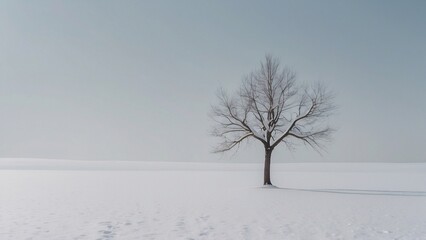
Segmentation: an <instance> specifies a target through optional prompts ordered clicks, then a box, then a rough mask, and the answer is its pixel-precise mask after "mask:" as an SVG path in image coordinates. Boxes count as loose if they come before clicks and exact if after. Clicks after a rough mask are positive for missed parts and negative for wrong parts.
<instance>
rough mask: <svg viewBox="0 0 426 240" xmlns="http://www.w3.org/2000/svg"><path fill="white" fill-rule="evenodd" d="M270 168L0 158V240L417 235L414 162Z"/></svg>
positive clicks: (425, 176) (423, 234)
mask: <svg viewBox="0 0 426 240" xmlns="http://www.w3.org/2000/svg"><path fill="white" fill-rule="evenodd" d="M272 167H273V169H274V171H273V173H272V181H273V183H275V184H276V185H277V187H262V186H261V183H262V168H261V164H237V163H233V164H228V163H153V162H148V163H147V162H113V161H109V162H89V161H63V160H62V161H61V160H45V159H3V160H0V169H1V170H0V190H1V191H0V239H2V240H3V239H13V240H19V239H34V240H36V239H363V240H368V239H374V240H380V239H410V240H413V239H426V164H424V163H417V164H410V163H324V164H321V163H297V164H296V163H293V164H275V165H273V166H272ZM33 169H36V170H33ZM112 169H119V170H120V171H116V170H112ZM70 170H72V171H70Z"/></svg>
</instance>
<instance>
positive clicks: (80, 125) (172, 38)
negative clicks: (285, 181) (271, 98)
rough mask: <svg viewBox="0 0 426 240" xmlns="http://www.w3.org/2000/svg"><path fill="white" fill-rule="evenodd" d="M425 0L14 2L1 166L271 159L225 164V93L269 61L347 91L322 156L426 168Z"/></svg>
mask: <svg viewBox="0 0 426 240" xmlns="http://www.w3.org/2000/svg"><path fill="white" fill-rule="evenodd" d="M425 13H426V2H425V1H409V2H404V1H351V2H349V1H195V0H194V1H151V2H147V1H66V2H65V1H63V2H62V1H1V2H0V53H1V55H0V157H37V158H61V159H91V160H102V159H104V160H107V159H108V160H144V161H231V162H243V161H246V162H262V161H263V149H262V147H261V146H260V145H259V144H258V143H256V142H251V143H250V144H248V145H243V146H242V147H241V148H240V150H239V152H238V153H237V154H228V155H224V156H222V155H216V154H211V153H210V151H211V150H212V148H213V144H214V143H215V139H214V138H212V137H211V136H209V134H208V133H209V127H210V126H211V125H212V122H211V121H210V120H209V118H208V113H209V110H210V105H211V104H213V103H214V102H215V92H216V90H217V89H218V88H219V87H221V86H223V87H225V88H227V89H229V90H231V91H232V90H235V89H236V88H237V87H238V86H239V84H240V82H241V79H242V77H243V76H244V75H245V74H248V73H249V72H250V71H252V70H254V69H255V68H257V67H258V65H259V62H260V61H261V60H262V59H263V57H264V55H265V54H266V53H270V54H272V55H274V56H276V57H279V58H280V59H281V62H282V63H283V64H285V65H287V66H289V67H290V68H292V69H293V70H294V71H295V72H296V73H297V75H298V80H299V81H300V82H308V83H309V82H311V81H318V80H319V81H322V82H324V83H326V84H327V85H328V86H329V87H330V88H331V89H332V90H333V91H334V92H336V93H337V98H336V99H335V102H336V104H337V105H339V113H338V114H337V115H335V116H333V117H332V119H331V122H332V124H333V125H334V126H335V127H336V128H337V129H338V131H337V132H336V134H335V135H334V140H333V142H331V143H330V144H328V150H327V152H326V153H324V154H323V155H322V156H320V155H318V154H317V153H316V152H315V151H312V150H310V149H307V148H305V147H303V146H300V147H299V148H298V149H297V150H296V151H295V152H293V153H289V152H288V150H287V149H285V147H284V146H283V147H282V148H280V149H279V150H278V151H275V152H274V154H273V161H275V162H303V161H348V162H353V161H383V162H386V161H389V162H426V151H425V146H426V120H425V119H426V30H425V26H426V14H425Z"/></svg>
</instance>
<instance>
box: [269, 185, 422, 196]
mask: <svg viewBox="0 0 426 240" xmlns="http://www.w3.org/2000/svg"><path fill="white" fill-rule="evenodd" d="M263 188H264V189H278V190H288V191H303V192H320V193H335V194H351V195H379V196H402V197H404V196H409V197H426V191H392V190H370V189H368V190H364V189H306V188H281V187H275V186H268V187H263Z"/></svg>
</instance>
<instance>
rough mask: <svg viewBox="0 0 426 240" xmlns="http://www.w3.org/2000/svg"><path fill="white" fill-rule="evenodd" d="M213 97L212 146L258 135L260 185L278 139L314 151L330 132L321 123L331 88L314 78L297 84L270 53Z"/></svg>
mask: <svg viewBox="0 0 426 240" xmlns="http://www.w3.org/2000/svg"><path fill="white" fill-rule="evenodd" d="M218 98H219V102H218V104H217V105H216V106H213V107H212V114H211V116H212V118H213V120H214V121H215V123H216V124H215V127H214V128H213V129H212V134H213V136H216V137H219V138H220V139H221V142H220V143H219V144H218V146H217V148H216V149H215V151H214V152H226V151H229V150H231V149H233V148H235V147H236V146H239V144H240V143H241V142H243V141H245V140H247V139H250V138H252V139H255V140H257V141H259V142H260V143H262V144H263V146H264V149H265V166H264V181H263V184H264V185H272V183H271V175H270V169H271V167H270V166H271V155H272V151H273V150H274V149H275V147H277V146H278V145H279V144H280V143H284V145H286V146H287V147H290V148H293V147H294V145H295V144H297V142H302V143H304V144H305V145H307V146H310V147H312V148H314V149H315V150H317V151H319V150H321V149H323V147H324V146H323V145H322V143H323V142H324V141H327V140H329V139H330V135H331V133H332V132H333V129H332V128H330V127H329V126H328V124H327V123H326V120H327V118H328V117H329V116H330V115H331V114H332V113H333V110H334V109H335V106H334V104H333V94H331V93H330V92H329V91H327V89H326V88H325V87H324V86H323V85H321V84H319V83H318V84H315V85H311V86H301V85H298V84H297V83H296V75H295V74H294V73H293V72H292V71H291V70H289V69H287V68H282V67H281V66H280V62H279V60H278V59H276V58H273V57H272V56H269V55H267V56H266V57H265V61H264V62H262V63H261V65H260V69H258V70H256V71H254V72H252V73H251V74H249V75H248V76H247V77H246V78H245V79H244V80H243V82H242V85H241V88H240V89H239V91H238V92H237V93H236V94H235V95H233V96H230V95H229V94H227V93H226V92H225V91H224V90H223V89H221V90H220V91H219V93H218Z"/></svg>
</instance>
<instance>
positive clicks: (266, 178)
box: [263, 149, 272, 185]
mask: <svg viewBox="0 0 426 240" xmlns="http://www.w3.org/2000/svg"><path fill="white" fill-rule="evenodd" d="M271 155H272V150H270V149H265V169H264V172H263V185H272V183H271Z"/></svg>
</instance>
